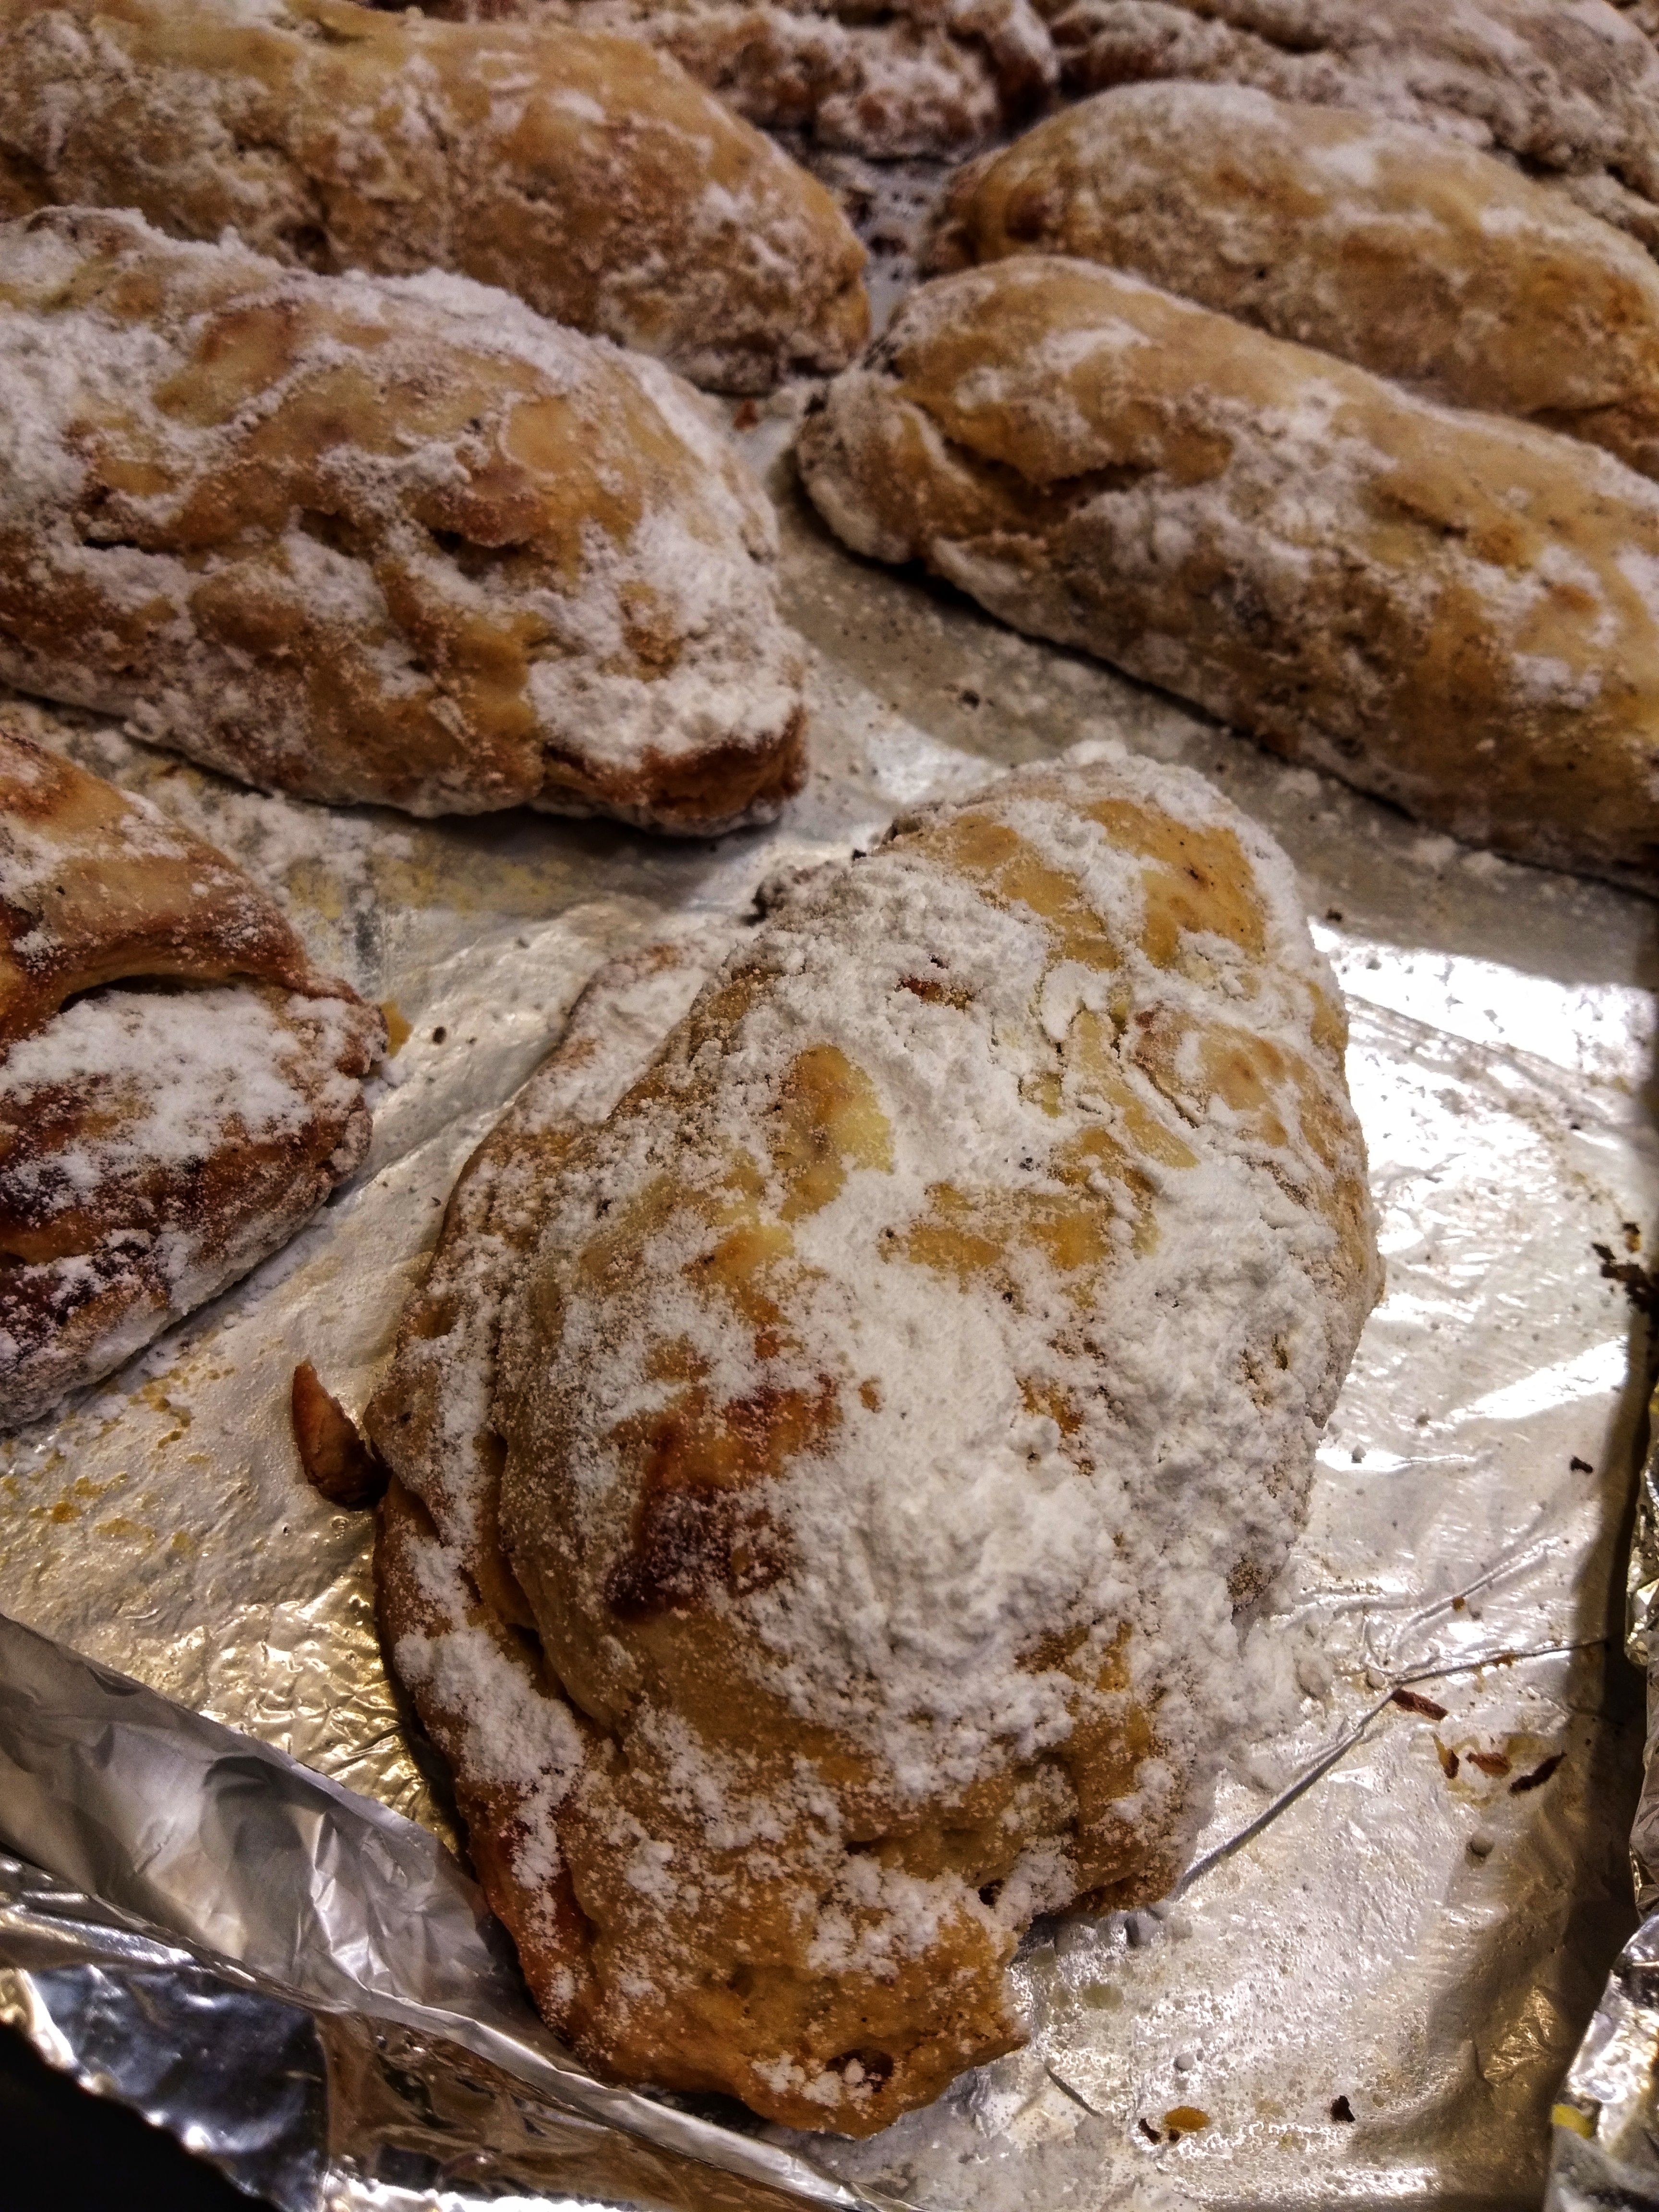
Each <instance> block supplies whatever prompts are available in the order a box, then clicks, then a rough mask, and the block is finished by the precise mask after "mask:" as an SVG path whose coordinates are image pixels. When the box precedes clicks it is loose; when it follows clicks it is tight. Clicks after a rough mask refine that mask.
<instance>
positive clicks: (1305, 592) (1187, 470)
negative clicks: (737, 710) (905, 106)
mask: <svg viewBox="0 0 1659 2212" xmlns="http://www.w3.org/2000/svg"><path fill="white" fill-rule="evenodd" d="M799 460H800V465H801V469H802V472H803V475H804V477H805V483H806V487H807V489H808V490H809V492H810V493H811V496H812V498H813V500H814V501H815V502H816V503H817V507H819V509H820V511H821V512H822V513H823V515H824V517H825V519H826V520H828V522H829V524H830V526H831V527H832V528H833V529H834V530H835V531H836V532H837V534H838V535H839V536H840V537H842V538H843V539H844V540H845V541H846V542H847V543H848V544H850V545H851V546H853V547H854V550H857V551H859V552H860V553H866V554H869V555H872V556H874V557H876V558H877V559H879V560H884V561H893V562H899V561H911V560H921V561H924V562H926V563H927V566H928V567H929V568H932V569H933V570H934V571H936V572H937V573H938V574H940V575H943V576H945V577H948V578H949V579H950V580H951V582H952V583H954V584H956V585H958V586H960V587H961V588H962V589H963V590H964V591H966V592H970V593H971V594H972V595H973V596H974V597H975V599H978V600H979V601H980V602H981V605H984V606H987V607H988V608H989V609H990V610H991V611H993V612H994V613H995V614H998V615H1000V616H1001V617H1003V618H1004V619H1005V620H1006V621H1008V622H1010V623H1013V625H1014V626H1015V627H1016V628H1017V629H1024V630H1028V631H1030V632H1033V633H1035V634H1036V635H1039V636H1042V637H1049V638H1054V639H1056V640H1058V641H1060V642H1062V643H1065V644H1068V645H1077V646H1083V647H1086V648H1087V649H1088V650H1089V651H1091V652H1093V653H1099V654H1100V655H1101V656H1102V657H1103V658H1104V659H1108V660H1111V661H1114V662H1115V663H1116V664H1117V665H1119V666H1120V667H1122V668H1125V669H1127V670H1128V671H1130V672H1131V673H1132V674H1133V675H1136V676H1139V677H1144V678H1147V679H1149V680H1150V681H1152V682H1153V683H1155V684H1163V685H1164V686H1165V687H1166V688H1167V689H1168V690H1171V691H1173V692H1176V694H1178V695H1179V696H1181V697H1182V698H1185V699H1189V700H1193V701H1194V702H1197V703H1198V704H1199V705H1200V706H1202V707H1204V708H1207V709H1208V710H1209V711H1210V712H1211V713H1212V714H1217V715H1218V716H1220V717H1221V718H1222V719H1223V720H1227V721H1230V722H1231V723H1233V724H1235V725H1237V726H1238V727H1240V728H1243V729H1245V730H1248V731H1249V732H1250V733H1251V735H1253V736H1254V737H1256V738H1261V740H1262V741H1263V742H1264V743H1266V744H1269V745H1271V746H1272V747H1273V749H1274V750H1276V751H1279V752H1282V753H1285V754H1287V755H1289V756H1291V757H1296V758H1303V759H1308V760H1311V761H1315V762H1316V763H1319V764H1320V765H1321V766H1322V767H1325V768H1328V769H1332V770H1334V773H1335V774H1337V775H1340V776H1343V777H1345V778H1346V780H1347V781H1349V782H1350V783H1353V784H1356V785H1358V787H1359V788H1360V789H1362V790H1364V791H1371V792H1376V793H1381V794H1382V795H1383V797H1384V798H1387V799H1393V800H1394V801H1395V803H1396V804H1398V805H1401V806H1403V807H1404V808H1405V809H1406V810H1407V811H1408V812H1410V813H1412V814H1413V815H1415V816H1417V817H1419V819H1420V820H1422V821H1424V822H1426V823H1431V824H1432V825H1433V826H1434V827H1436V828H1437V829H1445V830H1449V831H1450V832H1451V833H1452V834H1453V835H1454V836H1458V837H1462V838H1465V839H1467V840H1468V841H1469V842H1473V843H1476V844H1485V845H1491V846H1492V847H1494V848H1496V849H1498V851H1500V852H1504V853H1509V854H1515V855H1516V857H1518V858H1521V859H1524V860H1534V861H1538V862H1541V863H1543V864H1544V865H1547V866H1557V867H1566V868H1576V869H1579V870H1582V871H1583V872H1586V873H1589V874H1595V875H1601V876H1606V877H1608V878H1611V879H1612V880H1613V881H1615V882H1620V883H1625V884H1630V885H1631V886H1632V887H1633V888H1636V889H1638V890H1645V891H1648V892H1650V893H1651V892H1652V890H1654V888H1655V884H1656V870H1659V566H1656V565H1655V564H1656V561H1659V491H1656V489H1655V487H1654V486H1653V485H1652V484H1651V483H1649V482H1648V480H1647V479H1646V478H1645V477H1638V476H1637V475H1635V474H1634V473H1633V472H1632V471H1630V470H1628V469H1626V468H1624V467H1622V466H1621V465H1620V464H1619V463H1618V462H1617V461H1615V460H1614V459H1612V457H1611V456H1610V455H1608V454H1606V453H1601V452H1599V451H1597V450H1596V449H1595V447H1590V446H1587V445H1584V444H1582V443H1581V442H1579V441H1577V440H1576V439H1571V438H1565V437H1561V436H1559V435H1554V434H1553V433H1552V432H1549V431H1547V430H1542V429H1539V428H1534V426H1533V425H1531V424H1529V423H1523V422H1508V421H1504V420H1503V419H1502V418H1500V417H1498V416H1482V415H1474V414H1469V413H1464V412H1461V411H1456V410H1451V409H1447V408H1441V407H1437V406H1435V405H1432V404H1429V403H1428V402H1425V401H1423V400H1420V399H1418V398H1414V397H1413V396H1412V395H1410V394H1409V393H1407V392H1405V391H1403V390H1402V389H1401V388H1400V387H1399V386H1395V385H1393V384H1390V383H1388V382H1385V381H1384V380H1383V379H1381V378H1378V377H1374V376H1371V375H1370V374H1367V373H1366V372H1365V371H1364V370H1363V369H1358V368H1352V367H1351V366H1350V365H1348V364H1347V363H1346V362H1339V361H1336V360H1334V359H1333V358H1332V357H1331V356H1328V355H1325V354H1319V353H1314V352H1312V351H1310V350H1306V349H1303V348H1301V347H1297V346H1293V345H1289V344H1286V343H1283V342H1281V341H1280V340H1279V339H1276V338H1271V337H1267V336H1265V335H1264V334H1263V333H1261V332H1260V331H1254V330H1251V329H1249V327H1247V326H1246V325H1243V324H1242V323H1239V322H1237V321H1236V320H1234V319H1232V318H1231V317H1230V316H1224V315H1218V314H1214V313H1210V312H1209V311H1208V310H1206V309H1205V308H1202V307H1195V306H1194V305H1192V304H1191V303H1189V302H1188V301H1181V300H1176V299H1174V298H1172V297H1171V296H1170V295H1169V294H1167V293H1164V292H1161V291H1157V290H1155V289H1152V287H1151V286H1150V285H1147V284H1144V283H1140V282H1139V280H1138V279H1136V278H1134V277H1132V276H1123V275H1120V274H1116V273H1114V272H1112V271H1109V270H1104V269H1100V268H1097V267H1094V266H1091V265H1090V264H1085V263H1084V262H1080V261H1075V260H1062V259H1059V258H1048V257H1042V256H1030V257H1020V258H1016V259H1012V260H1007V261H1002V262H998V263H994V264H991V265H990V266H988V267H987V268H984V269H979V270H968V271H966V272H964V273H963V274H962V275H959V276H948V277H944V278H941V279H939V281H938V282H936V283H933V284H930V285H927V286H926V287H924V288H923V289H921V290H920V291H918V292H915V293H913V294H912V295H910V297H909V298H908V300H907V301H905V302H904V303H903V305H902V307H901V308H900V309H899V312H898V313H897V315H896V317H895V319H894V321H893V323H892V324H891V325H890V327H889V329H888V331H887V333H886V335H885V336H884V337H883V338H882V339H881V340H880V341H879V342H878V343H877V344H876V345H875V346H873V347H872V349H870V352H869V353H868V355H867V356H866V360H865V362H863V363H862V364H860V366H859V367H857V368H852V369H849V370H848V371H847V372H846V373H845V374H843V375H842V376H841V377H840V378H838V379H837V380H836V381H835V382H834V383H833V384H832V385H831V386H829V392H828V395H827V397H826V398H825V400H824V402H823V405H822V407H821V409H820V410H819V411H818V412H817V414H815V415H813V416H810V417H809V419H808V420H807V422H805V425H804V426H803V428H802V431H801V435H800V439H799Z"/></svg>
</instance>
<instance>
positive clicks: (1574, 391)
mask: <svg viewBox="0 0 1659 2212" xmlns="http://www.w3.org/2000/svg"><path fill="white" fill-rule="evenodd" d="M1012 253H1065V254H1075V255H1077V256H1079V257H1080V258H1082V259H1084V260H1086V261H1099V262H1102V263H1103V264H1105V265H1106V266H1107V267H1109V268H1114V269H1127V270H1130V271H1132V272H1133V274H1134V275H1135V276H1144V277H1146V279H1147V280H1148V281H1149V282H1150V283H1154V284H1158V285H1162V286H1163V287H1164V289H1165V290H1166V291H1170V292H1179V293H1180V294H1181V295H1182V297H1183V298H1186V299H1189V300H1196V301H1199V302H1200V304H1201V305H1202V306H1204V307H1214V308H1217V309H1218V310H1219V311H1220V312H1221V313H1225V314H1230V315H1237V316H1238V317H1240V318H1241V319H1243V321H1245V322H1247V323H1253V324H1255V325H1256V326H1257V327H1258V328H1259V329H1261V330H1265V331H1271V332H1272V333H1273V336H1274V337H1281V338H1291V339H1294V340H1296V341H1297V343H1299V344H1302V345H1311V346H1317V347H1319V348H1321V349H1322V350H1323V351H1325V352H1327V353H1334V354H1336V355H1338V356H1340V358H1341V359H1342V360H1344V361H1352V362H1358V364H1359V365H1360V367H1361V368H1370V369H1375V370H1376V371H1377V373H1378V374H1381V375H1384V376H1395V377H1400V378H1402V379H1404V380H1406V381H1407V382H1409V383H1410V384H1411V385H1412V386H1413V388H1414V389H1416V390H1419V391H1420V392H1424V393H1425V395H1426V396H1427V397H1429V398H1437V399H1443V400H1448V401H1450V402H1451V403H1453V404H1455V405H1459V406H1464V407H1479V408H1484V409H1488V410H1491V411H1492V412H1493V413H1495V414H1500V415H1519V416H1527V417H1529V418H1530V419H1531V420H1533V421H1534V422H1543V423H1547V424H1548V425H1549V426H1550V427H1551V428H1555V429H1559V430H1565V431H1568V432H1569V433H1571V435H1573V436H1575V437H1580V438H1588V439H1589V440H1590V441H1591V442H1592V443H1594V444H1595V445H1598V446H1605V447H1607V449H1608V451H1609V452H1611V453H1616V454H1617V455H1618V456H1619V458H1620V460H1623V461H1626V462H1628V463H1629V465H1631V466H1632V468H1635V469H1639V470H1640V471H1641V472H1642V473H1643V475H1644V476H1650V477H1659V268H1656V267H1655V266H1654V264H1653V261H1652V259H1651V258H1650V256H1649V255H1648V254H1646V253H1644V252H1643V251H1642V249H1641V247H1640V246H1638V245H1636V243H1635V242H1634V241H1633V240H1631V239H1629V238H1627V237H1626V236H1624V235H1623V234H1621V233H1620V232H1618V231H1616V230H1614V229H1613V228H1611V226H1610V225H1608V224H1607V223H1604V222H1600V221H1598V219H1597V218H1596V217H1595V216H1591V215H1587V214H1585V213H1584V211H1583V210H1582V209H1581V208H1578V207H1576V206H1574V205H1573V204H1572V202H1571V200H1569V199H1567V198H1565V197H1564V195H1563V194H1561V193H1560V192H1559V191H1551V190H1549V189H1548V188H1547V187H1546V186H1543V185H1538V184H1534V182H1533V180H1532V179H1531V178H1529V177H1527V176H1524V175H1522V173H1521V171H1520V170H1519V169H1517V168H1516V167H1512V166H1511V165H1510V163H1508V162H1506V161H1498V160H1497V159H1496V158H1495V157H1494V156H1493V155H1490V154H1482V153H1479V152H1477V151H1476V150H1475V149H1474V148H1472V147H1469V146H1464V145H1460V144H1458V143H1456V141H1455V140H1454V139H1450V138H1447V137H1440V136H1438V135H1437V134H1436V133H1433V132H1431V131H1425V130H1423V129H1421V128H1419V126H1418V125H1415V124H1409V123H1398V122H1395V120H1394V119H1393V118H1390V117H1378V116H1368V115H1356V114H1353V113H1352V112H1347V111H1346V110H1343V109H1340V108H1334V107H1303V106H1291V104H1289V103H1288V102H1286V101H1284V100H1273V99H1272V98H1271V97H1270V96H1269V95H1268V94H1266V93H1263V92H1257V91H1255V90H1253V89H1250V88H1244V87H1240V86H1237V85H1210V84H1183V83H1170V84H1137V85H1122V86H1120V87H1119V88H1117V89H1116V90H1115V91H1112V92H1103V93H1101V94H1097V97H1096V98H1094V99H1093V100H1085V101H1083V102H1082V103H1081V104H1080V105H1079V106H1076V107H1073V108H1069V109H1067V110H1066V111H1065V112H1063V113H1061V114H1059V115H1056V116H1052V117H1050V118H1048V121H1046V122H1044V123H1042V124H1039V125H1037V127H1036V130H1034V131H1028V132H1027V133H1026V135H1025V137H1023V138H1021V139H1019V140H1018V142H1017V143H1015V144H1014V145H1012V146H1010V147H1008V148H1007V149H1006V150H1005V151H1003V152H1002V153H1000V154H996V155H991V156H990V157H988V158H987V160H986V161H984V162H982V163H979V164H975V165H972V166H970V167H969V168H967V169H966V170H964V171H963V172H962V173H959V175H958V177H957V180H956V182H955V184H954V185H953V186H952V188H951V195H950V199H949V203H948V205H947V207H946V209H945V213H944V218H943V221H942V222H941V224H940V226H939V230H938V232H937V234H936V236H935V238H934V240H933V247H932V252H931V256H930V259H931V263H932V265H933V266H934V267H936V268H940V269H951V268H963V267H967V266H969V265H971V264H975V263H983V262H987V261H996V260H1000V259H1002V258H1005V257H1006V256H1007V255H1009V254H1012Z"/></svg>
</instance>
